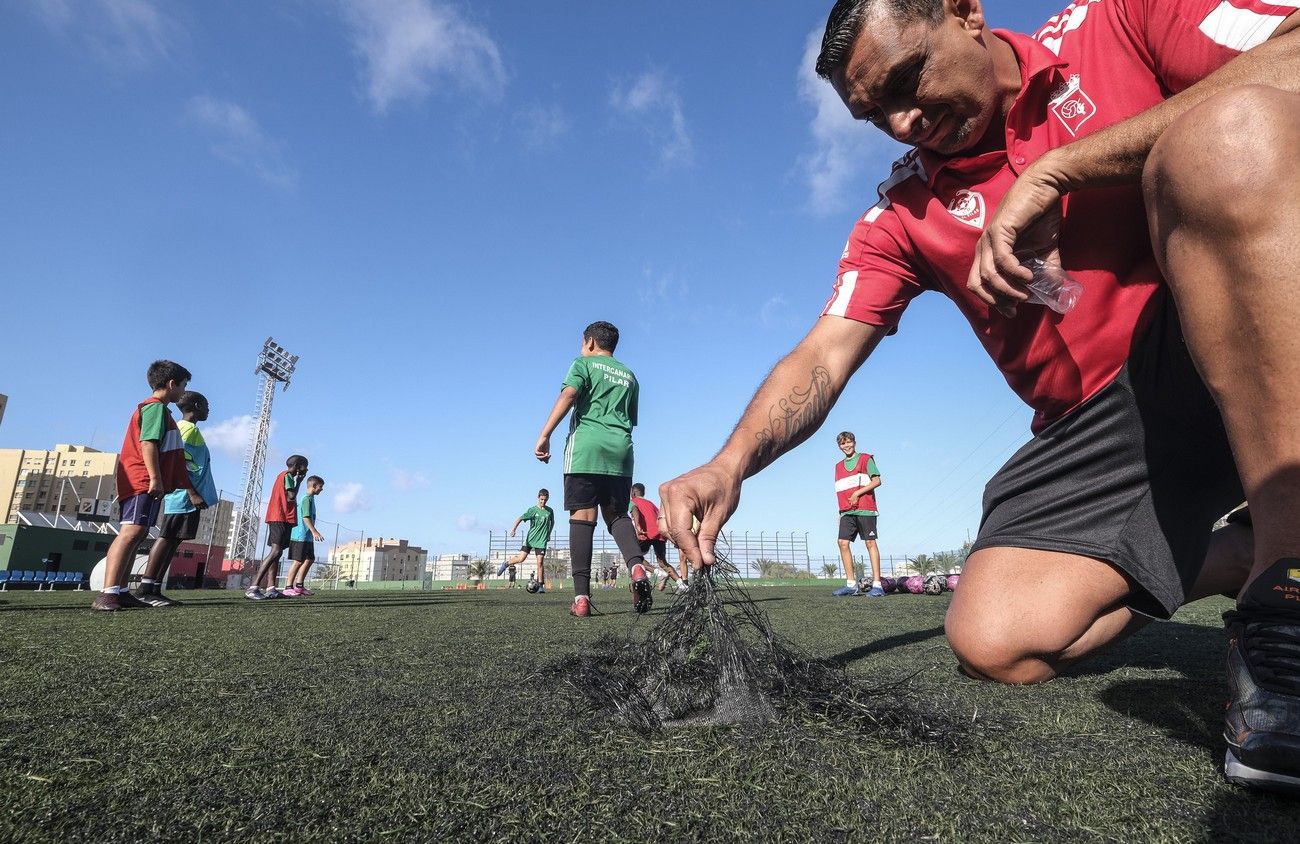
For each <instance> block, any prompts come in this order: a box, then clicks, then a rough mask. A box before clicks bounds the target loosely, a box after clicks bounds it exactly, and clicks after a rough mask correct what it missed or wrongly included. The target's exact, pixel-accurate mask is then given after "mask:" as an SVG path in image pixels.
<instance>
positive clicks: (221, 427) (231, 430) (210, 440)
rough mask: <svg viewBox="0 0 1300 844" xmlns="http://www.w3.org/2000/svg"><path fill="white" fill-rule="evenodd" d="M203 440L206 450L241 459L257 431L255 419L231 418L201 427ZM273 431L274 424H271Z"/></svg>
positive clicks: (244, 417) (249, 417)
mask: <svg viewBox="0 0 1300 844" xmlns="http://www.w3.org/2000/svg"><path fill="white" fill-rule="evenodd" d="M200 429H201V430H202V431H203V439H204V441H205V442H207V444H208V448H211V449H216V450H217V451H222V452H225V453H226V454H228V455H230V456H231V457H243V456H244V452H245V451H247V450H248V443H249V441H251V440H252V439H253V432H254V431H256V430H257V419H256V417H253V416H247V415H245V416H232V417H231V418H229V419H223V420H221V421H220V422H213V423H212V424H210V425H202V426H201V428H200ZM271 430H272V431H273V432H274V431H275V422H272V423H271Z"/></svg>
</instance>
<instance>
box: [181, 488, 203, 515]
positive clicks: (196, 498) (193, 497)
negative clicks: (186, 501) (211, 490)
mask: <svg viewBox="0 0 1300 844" xmlns="http://www.w3.org/2000/svg"><path fill="white" fill-rule="evenodd" d="M186 492H187V493H188V494H189V498H190V504H193V505H194V509H195V510H206V509H208V502H206V501H204V500H203V496H201V495H199V494H198V493H197V492H195V491H194V490H192V489H189V490H186Z"/></svg>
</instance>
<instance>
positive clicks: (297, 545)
mask: <svg viewBox="0 0 1300 844" xmlns="http://www.w3.org/2000/svg"><path fill="white" fill-rule="evenodd" d="M289 559H290V560H293V561H294V562H295V563H314V562H316V543H315V542H313V541H312V540H310V539H305V540H303V541H302V542H298V541H297V540H294V541H293V542H290V543H289Z"/></svg>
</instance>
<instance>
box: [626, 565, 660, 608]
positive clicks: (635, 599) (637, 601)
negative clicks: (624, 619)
mask: <svg viewBox="0 0 1300 844" xmlns="http://www.w3.org/2000/svg"><path fill="white" fill-rule="evenodd" d="M654 600H655V598H654V590H653V589H651V588H650V578H649V577H647V576H646V573H645V568H644V567H642V568H641V577H639V578H637V577H633V578H632V609H633V610H635V611H636V612H638V613H641V614H642V615H644V614H645V613H648V612H650V607H651V606H653V605H654Z"/></svg>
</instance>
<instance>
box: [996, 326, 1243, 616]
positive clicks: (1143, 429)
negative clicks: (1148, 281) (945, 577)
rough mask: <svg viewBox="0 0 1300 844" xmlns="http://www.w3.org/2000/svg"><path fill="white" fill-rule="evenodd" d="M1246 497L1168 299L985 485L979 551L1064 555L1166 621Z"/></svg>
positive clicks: (1133, 605)
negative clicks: (1226, 517)
mask: <svg viewBox="0 0 1300 844" xmlns="http://www.w3.org/2000/svg"><path fill="white" fill-rule="evenodd" d="M1241 501H1242V491H1241V481H1240V479H1239V478H1238V475H1237V467H1236V464H1235V462H1234V461H1233V458H1232V450H1231V448H1230V447H1229V446H1228V437H1227V434H1226V433H1225V431H1224V428H1223V421H1222V419H1221V418H1220V416H1219V409H1218V407H1217V406H1216V405H1215V404H1214V401H1213V399H1212V398H1211V397H1210V394H1209V391H1208V390H1207V389H1206V388H1205V384H1204V383H1203V382H1202V381H1201V378H1200V376H1199V375H1198V374H1197V373H1196V368H1195V367H1194V366H1193V365H1192V359H1191V356H1190V354H1189V353H1188V350H1187V346H1186V344H1185V343H1184V342H1183V336H1182V331H1181V329H1180V327H1179V325H1178V315H1177V312H1176V311H1175V310H1174V307H1173V303H1172V302H1171V301H1168V300H1166V301H1165V303H1164V304H1163V305H1159V306H1158V310H1157V312H1156V314H1155V317H1154V319H1153V321H1152V324H1151V327H1150V328H1149V329H1148V330H1147V333H1146V335H1145V336H1144V337H1143V338H1142V340H1141V341H1139V342H1138V343H1137V344H1135V346H1134V349H1133V351H1132V353H1131V354H1130V355H1129V359H1128V362H1127V363H1126V364H1125V365H1124V367H1123V369H1121V370H1120V373H1119V375H1118V376H1116V378H1115V380H1114V381H1113V382H1111V383H1110V384H1109V385H1107V386H1106V387H1105V388H1104V389H1102V391H1101V392H1099V393H1098V394H1097V395H1095V396H1093V397H1092V398H1091V399H1089V400H1088V401H1087V402H1085V403H1084V404H1083V405H1082V406H1080V407H1079V408H1077V409H1076V410H1074V411H1071V412H1070V413H1069V414H1068V415H1067V416H1065V417H1063V418H1061V419H1058V420H1057V421H1055V422H1053V423H1051V424H1050V425H1048V426H1047V427H1046V428H1044V429H1043V430H1042V431H1041V432H1040V433H1039V434H1038V436H1036V437H1034V439H1032V440H1031V441H1030V442H1029V443H1028V444H1026V445H1025V446H1023V447H1022V448H1021V449H1020V450H1019V451H1017V452H1016V453H1015V454H1014V455H1012V457H1011V459H1010V460H1009V461H1008V462H1007V464H1006V465H1005V466H1003V467H1002V468H1001V469H999V470H998V473H997V474H996V475H994V476H993V479H992V480H991V481H989V483H988V486H987V487H985V489H984V517H983V519H982V521H981V524H980V530H979V536H978V537H977V538H976V540H975V544H974V546H973V550H979V549H981V548H992V547H1014V548H1035V549H1041V550H1045V551H1062V552H1065V553H1069V554H1079V555H1082V556H1085V557H1093V558H1096V559H1099V560H1104V561H1106V562H1108V563H1111V564H1112V565H1114V566H1116V567H1118V568H1119V569H1121V570H1123V571H1124V572H1125V573H1126V574H1127V575H1128V576H1129V578H1130V579H1131V580H1132V581H1133V583H1134V590H1133V592H1132V593H1131V595H1130V597H1129V600H1128V606H1129V607H1130V608H1131V609H1133V610H1136V611H1138V612H1141V613H1144V614H1146V615H1152V616H1156V617H1158V618H1168V617H1169V616H1170V615H1172V614H1173V613H1174V611H1175V610H1176V609H1178V607H1179V606H1180V605H1181V604H1182V603H1183V601H1184V598H1185V596H1186V594H1187V590H1188V589H1189V588H1190V587H1191V586H1192V584H1193V583H1194V582H1195V581H1196V578H1197V575H1199V574H1200V571H1201V566H1202V564H1203V563H1204V562H1205V552H1206V549H1207V548H1208V546H1209V541H1210V530H1211V528H1212V527H1213V525H1214V522H1215V521H1216V520H1218V519H1219V518H1220V517H1221V516H1223V514H1224V513H1226V512H1228V511H1229V510H1230V509H1232V508H1233V507H1235V506H1237V505H1238V504H1240V503H1241Z"/></svg>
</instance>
